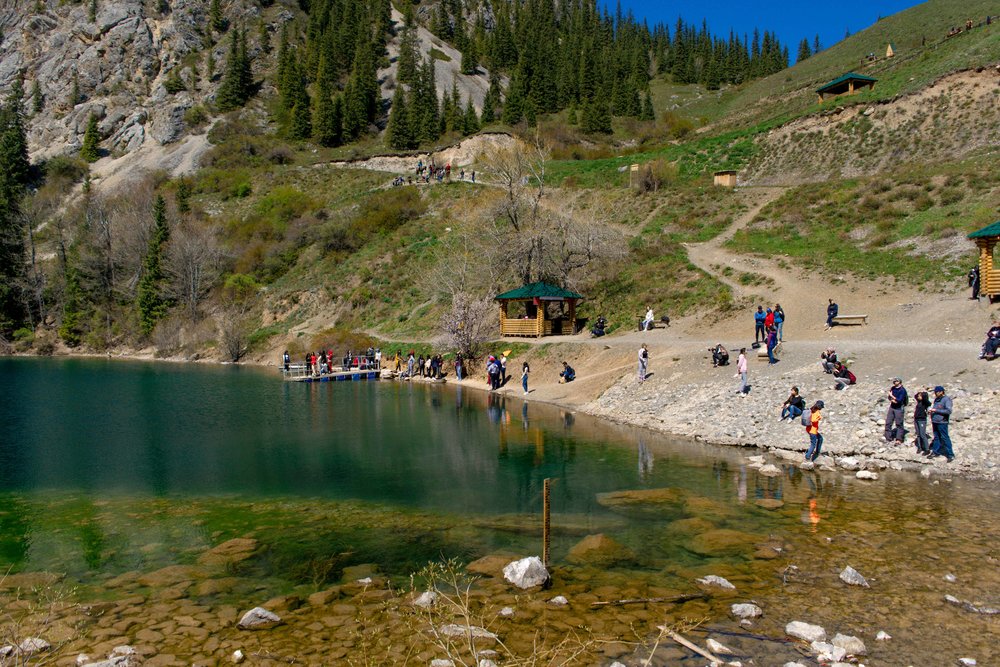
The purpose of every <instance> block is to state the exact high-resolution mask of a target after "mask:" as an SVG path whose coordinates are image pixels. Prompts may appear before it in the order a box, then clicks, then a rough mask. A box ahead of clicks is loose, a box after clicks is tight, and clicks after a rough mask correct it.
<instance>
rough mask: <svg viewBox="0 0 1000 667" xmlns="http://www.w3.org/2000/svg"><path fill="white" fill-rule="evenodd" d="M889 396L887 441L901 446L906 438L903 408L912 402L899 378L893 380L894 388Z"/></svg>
mask: <svg viewBox="0 0 1000 667" xmlns="http://www.w3.org/2000/svg"><path fill="white" fill-rule="evenodd" d="M887 395H888V397H889V409H888V410H886V413H885V441H886V442H895V443H896V444H897V445H901V444H903V438H904V437H905V436H906V430H905V429H904V428H903V408H905V407H906V405H907V404H908V403H909V402H910V399H909V396H907V394H906V387H904V386H903V381H902V380H901V379H899V378H892V386H891V387H889V393H888V394H887Z"/></svg>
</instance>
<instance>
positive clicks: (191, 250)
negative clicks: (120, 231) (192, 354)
mask: <svg viewBox="0 0 1000 667" xmlns="http://www.w3.org/2000/svg"><path fill="white" fill-rule="evenodd" d="M222 257H223V253H222V249H221V248H220V246H219V242H218V240H217V239H216V236H215V234H213V233H212V232H211V231H210V230H208V229H206V228H204V227H202V226H199V225H197V224H196V223H194V222H192V221H191V220H185V221H183V222H182V223H181V224H180V225H179V226H178V227H177V228H176V229H175V230H174V231H173V232H172V233H171V237H170V245H169V247H168V248H167V263H166V271H167V275H168V276H169V277H170V286H169V290H170V294H171V296H173V297H174V298H175V299H177V300H178V301H180V302H181V303H183V304H184V306H185V307H186V308H187V311H188V316H189V317H190V318H191V319H192V320H196V319H198V305H199V304H200V303H201V301H202V299H203V298H204V297H205V296H206V295H207V294H208V292H209V290H210V289H211V288H212V285H213V284H214V283H215V280H216V278H218V276H219V271H220V269H221V262H222Z"/></svg>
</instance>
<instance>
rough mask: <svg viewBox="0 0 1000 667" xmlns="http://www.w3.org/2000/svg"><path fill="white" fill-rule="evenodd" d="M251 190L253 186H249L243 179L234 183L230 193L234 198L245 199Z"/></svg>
mask: <svg viewBox="0 0 1000 667" xmlns="http://www.w3.org/2000/svg"><path fill="white" fill-rule="evenodd" d="M251 192H253V188H252V187H250V184H249V183H247V182H246V181H243V182H242V183H237V184H236V185H234V186H233V189H232V190H231V192H230V194H231V195H232V196H233V197H234V198H236V199H245V198H246V197H249V196H250V193H251Z"/></svg>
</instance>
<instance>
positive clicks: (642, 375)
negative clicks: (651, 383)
mask: <svg viewBox="0 0 1000 667" xmlns="http://www.w3.org/2000/svg"><path fill="white" fill-rule="evenodd" d="M648 368H649V348H647V347H646V344H645V343H643V344H642V347H640V348H639V370H638V373H639V382H645V381H646V371H647V369H648Z"/></svg>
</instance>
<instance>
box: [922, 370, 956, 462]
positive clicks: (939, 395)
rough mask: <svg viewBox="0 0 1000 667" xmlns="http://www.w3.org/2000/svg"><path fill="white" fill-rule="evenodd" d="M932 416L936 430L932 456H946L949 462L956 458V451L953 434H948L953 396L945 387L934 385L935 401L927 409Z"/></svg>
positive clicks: (932, 422) (932, 424)
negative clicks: (946, 393)
mask: <svg viewBox="0 0 1000 667" xmlns="http://www.w3.org/2000/svg"><path fill="white" fill-rule="evenodd" d="M927 412H928V413H929V414H930V416H931V428H932V429H933V431H934V442H932V443H931V455H930V458H934V457H935V456H944V457H946V458H947V459H948V463H951V462H952V461H954V460H955V452H953V451H952V450H951V436H949V435H948V422H949V421H951V412H952V403H951V396H945V395H944V387H942V386H941V385H938V386H936V387H934V403H933V404H932V405H931V408H930V410H928V411H927Z"/></svg>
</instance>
